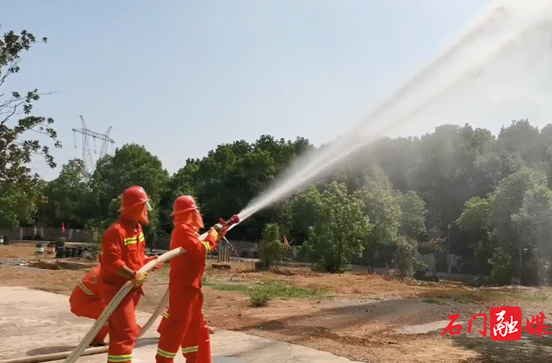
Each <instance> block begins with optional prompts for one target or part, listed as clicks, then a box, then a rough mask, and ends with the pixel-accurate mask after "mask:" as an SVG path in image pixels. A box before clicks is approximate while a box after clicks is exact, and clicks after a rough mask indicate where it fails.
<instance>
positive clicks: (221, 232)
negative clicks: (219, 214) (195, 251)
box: [213, 223, 228, 241]
mask: <svg viewBox="0 0 552 363" xmlns="http://www.w3.org/2000/svg"><path fill="white" fill-rule="evenodd" d="M213 228H214V229H215V231H217V233H218V239H217V241H220V240H221V239H223V238H224V236H226V232H228V225H224V224H222V223H217V224H215V225H214V226H213Z"/></svg>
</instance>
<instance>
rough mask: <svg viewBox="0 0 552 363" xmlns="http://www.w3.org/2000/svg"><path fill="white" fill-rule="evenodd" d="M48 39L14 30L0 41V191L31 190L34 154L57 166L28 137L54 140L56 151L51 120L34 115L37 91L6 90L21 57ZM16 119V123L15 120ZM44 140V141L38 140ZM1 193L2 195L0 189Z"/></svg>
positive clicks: (45, 150)
mask: <svg viewBox="0 0 552 363" xmlns="http://www.w3.org/2000/svg"><path fill="white" fill-rule="evenodd" d="M46 41H47V39H46V38H42V40H37V38H36V37H35V36H34V35H33V34H32V33H29V32H27V31H26V30H23V31H22V32H21V33H20V34H16V33H15V32H13V31H8V32H6V33H4V36H3V37H2V39H0V188H2V189H5V188H8V189H9V188H10V185H15V184H16V185H17V187H18V188H27V190H28V188H30V187H33V186H34V185H35V182H36V179H37V176H36V175H31V173H30V172H31V170H30V168H29V167H28V164H29V162H30V161H31V159H32V157H33V156H34V155H41V156H42V157H44V159H45V160H46V162H47V164H48V166H50V167H51V168H54V167H56V163H55V162H54V158H53V156H52V155H51V154H50V149H49V146H48V145H43V144H42V143H41V142H40V141H39V140H38V139H33V138H28V136H27V135H29V134H32V135H36V134H41V135H45V136H46V137H47V138H49V139H51V140H52V141H54V146H55V147H57V148H59V147H61V143H60V142H59V141H58V140H57V133H56V131H55V130H54V129H53V128H52V124H53V123H54V120H53V119H52V118H46V117H42V116H35V115H33V113H32V111H33V106H34V103H35V102H36V101H38V100H39V99H40V97H41V96H42V95H43V94H41V93H39V92H38V90H37V89H34V90H32V91H28V92H26V93H20V92H18V91H11V92H10V91H7V90H5V86H6V80H7V79H8V77H10V76H12V75H15V74H17V73H19V71H20V66H19V64H20V61H21V56H22V53H23V52H24V51H28V50H29V49H30V48H31V47H32V46H33V45H35V44H37V43H46ZM14 118H17V121H15V122H12V121H14ZM41 139H42V140H44V138H41ZM2 192H4V191H3V190H2Z"/></svg>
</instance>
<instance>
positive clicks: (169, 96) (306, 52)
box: [1, 0, 509, 179]
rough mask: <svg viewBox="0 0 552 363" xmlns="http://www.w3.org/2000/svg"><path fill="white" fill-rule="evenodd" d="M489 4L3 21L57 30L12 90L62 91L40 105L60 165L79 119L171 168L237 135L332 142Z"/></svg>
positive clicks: (175, 11)
mask: <svg viewBox="0 0 552 363" xmlns="http://www.w3.org/2000/svg"><path fill="white" fill-rule="evenodd" d="M487 3H488V2H487V1H483V0H464V1H442V0H416V1H406V0H332V1H329V0H262V1H261V0H249V1H245V0H244V1H240V0H219V1H212V0H202V1H185V0H163V1H155V2H154V1H138V0H117V1H106V0H98V1H86V2H85V1H78V2H77V1H69V0H49V1H32V0H11V1H8V0H6V1H3V3H2V9H1V10H2V13H1V14H2V16H1V24H2V29H3V30H4V31H5V30H11V29H13V30H17V31H19V30H22V29H27V30H28V31H31V32H33V33H34V34H35V35H37V36H40V37H42V36H46V37H48V38H49V42H48V44H46V45H38V46H36V47H35V48H34V49H32V50H31V52H29V53H27V54H25V55H24V59H23V61H22V63H21V66H22V71H21V73H20V74H19V75H18V76H17V77H13V78H12V79H11V80H10V82H9V84H8V85H7V87H9V88H10V90H12V89H13V90H19V91H24V90H28V89H33V88H39V89H40V90H41V91H57V92H56V93H55V94H53V95H50V96H48V97H45V98H43V99H42V100H41V101H40V102H39V103H38V104H37V105H36V108H35V111H36V113H37V114H42V115H45V116H51V117H53V118H54V119H55V120H56V123H55V127H56V129H57V131H58V133H59V136H60V139H61V140H62V142H63V143H64V148H63V149H62V150H59V151H55V154H54V155H55V157H56V158H57V161H58V162H59V163H60V164H62V163H64V162H66V161H68V160H69V159H72V158H75V157H80V156H81V153H80V147H81V140H80V139H77V147H78V148H77V149H75V145H74V140H73V133H72V131H71V129H72V128H74V127H80V120H79V118H78V116H79V115H83V116H84V118H85V120H86V121H87V123H88V126H89V127H90V128H91V129H92V130H94V131H97V132H104V131H105V130H107V128H108V127H109V126H112V127H113V130H112V132H111V136H112V137H113V139H114V140H115V141H116V143H117V144H116V146H121V145H123V144H125V143H129V142H135V143H138V144H142V145H145V146H146V147H147V148H148V149H149V150H150V151H151V152H152V153H154V154H156V155H157V156H159V158H160V159H161V160H162V161H163V163H164V165H165V167H166V168H167V169H168V170H169V171H170V172H174V171H176V170H178V169H179V168H180V167H182V166H183V165H184V162H185V160H186V158H188V157H202V156H205V155H206V154H207V152H208V151H209V150H211V149H213V148H215V147H216V146H217V145H218V144H221V143H227V142H232V141H234V140H237V139H245V140H247V141H254V140H255V139H256V138H257V137H258V136H260V135H261V134H271V135H274V136H276V137H278V138H279V137H283V138H291V139H294V138H295V137H297V136H303V137H306V138H308V139H310V140H311V141H312V142H313V143H315V144H320V143H323V142H327V141H329V140H331V139H333V138H335V137H336V136H338V135H339V134H340V133H341V132H342V131H343V130H344V129H345V128H346V127H347V126H350V125H352V124H354V123H355V122H357V121H358V120H359V119H361V118H362V117H363V116H366V114H367V113H368V112H369V111H370V109H371V108H372V107H373V106H375V102H377V101H381V97H382V94H384V93H389V92H391V91H392V89H393V88H394V87H396V86H398V85H400V84H401V82H402V81H403V80H404V79H405V78H406V77H408V76H409V75H411V74H412V73H413V72H414V71H415V70H416V69H417V68H418V67H419V66H420V65H422V64H423V63H424V62H425V61H427V60H428V59H429V58H430V57H431V56H432V55H434V54H435V52H436V51H437V50H439V47H441V46H442V45H443V44H444V43H445V42H446V41H447V40H449V39H450V38H451V37H453V36H454V34H455V33H457V32H458V31H460V30H461V29H462V28H463V27H464V26H465V25H466V24H467V23H468V22H469V20H470V19H471V18H472V16H474V14H476V13H477V11H478V10H480V9H481V8H482V7H483V6H485V5H486V4H487ZM489 122H490V121H489ZM502 123H509V120H504V121H503V122H502ZM479 126H485V127H491V128H493V131H497V128H498V127H499V126H500V122H499V123H498V124H497V123H496V122H494V123H492V124H482V125H479ZM420 131H423V132H427V131H431V130H430V129H428V130H420ZM97 146H98V152H99V146H100V145H99V144H98V145H97ZM34 165H35V167H36V169H35V170H36V171H37V172H38V173H40V174H42V175H43V176H44V177H45V178H47V179H51V178H54V177H55V176H56V174H57V170H54V171H47V168H46V166H45V164H44V163H43V162H41V161H37V162H35V163H34Z"/></svg>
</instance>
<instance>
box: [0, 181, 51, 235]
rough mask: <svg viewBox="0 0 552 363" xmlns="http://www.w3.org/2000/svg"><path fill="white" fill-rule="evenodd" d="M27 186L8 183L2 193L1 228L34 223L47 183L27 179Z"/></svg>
mask: <svg viewBox="0 0 552 363" xmlns="http://www.w3.org/2000/svg"><path fill="white" fill-rule="evenodd" d="M27 183H28V184H27V188H19V187H17V186H15V185H13V184H7V185H6V186H4V187H3V188H2V192H1V193H0V229H11V228H16V227H19V226H20V225H26V224H33V223H34V221H35V220H34V217H35V215H36V212H37V209H38V205H40V204H41V203H42V202H43V194H42V191H43V190H44V186H45V183H44V182H42V181H41V180H29V181H27Z"/></svg>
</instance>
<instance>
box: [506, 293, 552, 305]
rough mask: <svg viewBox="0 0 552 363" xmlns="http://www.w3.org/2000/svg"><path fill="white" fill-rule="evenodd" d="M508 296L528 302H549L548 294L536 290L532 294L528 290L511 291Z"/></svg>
mask: <svg viewBox="0 0 552 363" xmlns="http://www.w3.org/2000/svg"><path fill="white" fill-rule="evenodd" d="M508 295H510V297H512V298H514V299H518V300H523V301H527V302H530V303H547V302H550V300H551V299H550V295H547V294H546V293H544V292H536V293H534V294H532V293H529V292H512V293H509V294H508Z"/></svg>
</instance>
